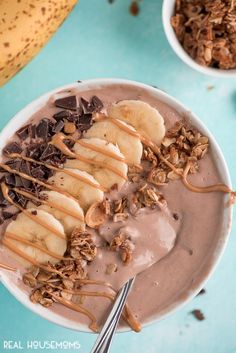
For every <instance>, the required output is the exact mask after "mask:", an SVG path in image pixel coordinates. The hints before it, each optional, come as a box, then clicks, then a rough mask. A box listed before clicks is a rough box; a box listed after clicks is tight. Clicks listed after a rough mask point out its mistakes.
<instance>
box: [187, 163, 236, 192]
mask: <svg viewBox="0 0 236 353" xmlns="http://www.w3.org/2000/svg"><path fill="white" fill-rule="evenodd" d="M190 168H191V163H190V162H187V165H186V167H185V169H184V172H183V175H182V176H183V183H184V185H185V186H186V187H187V188H188V189H190V190H191V191H194V192H198V193H207V192H214V191H221V192H224V193H231V194H235V192H232V190H230V189H229V187H228V186H227V185H225V184H215V185H210V186H201V187H198V186H194V185H192V184H190V183H189V182H188V180H187V175H188V173H189V170H190Z"/></svg>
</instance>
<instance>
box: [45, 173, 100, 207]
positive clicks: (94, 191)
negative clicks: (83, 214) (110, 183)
mask: <svg viewBox="0 0 236 353" xmlns="http://www.w3.org/2000/svg"><path fill="white" fill-rule="evenodd" d="M64 170H65V171H68V172H69V173H73V174H75V176H72V175H68V174H66V173H64V172H63V171H61V172H56V173H55V174H54V175H53V176H52V177H51V178H49V179H48V182H49V183H50V184H52V185H55V186H57V187H58V188H60V189H61V190H64V191H66V192H68V193H69V194H71V195H72V196H74V197H75V198H77V199H78V200H79V204H80V206H81V207H82V209H83V210H84V211H87V209H88V208H89V207H90V206H91V205H92V204H93V203H94V202H97V201H102V200H103V196H104V193H103V191H102V190H101V185H100V184H99V183H98V182H97V180H96V179H94V177H93V176H92V175H90V174H89V173H87V172H83V171H81V170H79V169H72V168H64ZM76 175H78V177H79V178H83V179H84V181H82V180H79V179H77V178H76Z"/></svg>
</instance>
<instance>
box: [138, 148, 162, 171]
mask: <svg viewBox="0 0 236 353" xmlns="http://www.w3.org/2000/svg"><path fill="white" fill-rule="evenodd" d="M142 158H143V159H144V160H146V161H148V162H150V163H151V165H152V167H156V166H157V164H158V159H157V156H156V155H155V153H154V152H153V151H152V149H151V148H150V147H145V148H144V149H143V157H142Z"/></svg>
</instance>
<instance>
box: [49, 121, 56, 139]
mask: <svg viewBox="0 0 236 353" xmlns="http://www.w3.org/2000/svg"><path fill="white" fill-rule="evenodd" d="M54 126H55V123H54V122H53V121H52V120H49V122H48V137H51V136H52V135H54V131H53V129H54Z"/></svg>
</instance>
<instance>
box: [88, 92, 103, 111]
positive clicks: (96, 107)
mask: <svg viewBox="0 0 236 353" xmlns="http://www.w3.org/2000/svg"><path fill="white" fill-rule="evenodd" d="M90 105H91V106H92V107H93V112H100V110H101V109H102V108H103V103H102V101H101V100H100V99H99V98H98V97H97V96H93V97H92V98H91V101H90Z"/></svg>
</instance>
